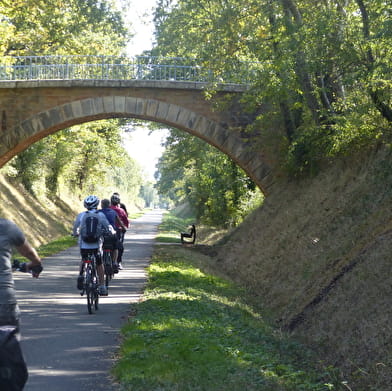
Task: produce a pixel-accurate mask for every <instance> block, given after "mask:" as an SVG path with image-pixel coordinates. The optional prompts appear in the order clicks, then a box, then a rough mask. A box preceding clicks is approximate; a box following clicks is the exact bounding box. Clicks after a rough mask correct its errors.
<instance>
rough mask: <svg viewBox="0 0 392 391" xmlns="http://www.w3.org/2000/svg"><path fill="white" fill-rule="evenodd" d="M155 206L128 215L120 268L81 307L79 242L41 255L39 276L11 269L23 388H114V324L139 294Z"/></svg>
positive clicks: (116, 332)
mask: <svg viewBox="0 0 392 391" xmlns="http://www.w3.org/2000/svg"><path fill="white" fill-rule="evenodd" d="M161 218H162V213H161V211H159V210H154V211H151V212H148V213H147V214H145V215H144V216H142V217H141V218H139V219H136V220H134V221H132V223H131V229H130V230H128V232H127V234H126V236H125V240H124V248H125V250H124V256H123V261H124V262H123V264H124V269H123V270H121V271H120V272H119V273H118V274H116V275H115V278H114V279H113V280H112V281H111V284H110V286H109V296H108V297H100V300H99V309H98V311H97V312H96V313H94V314H92V315H90V314H88V312H87V300H86V296H80V294H79V291H78V290H77V289H76V278H77V275H78V270H79V261H80V255H79V248H78V247H73V248H70V249H68V250H65V251H62V252H61V253H59V254H56V255H54V256H52V257H48V258H45V259H44V271H43V273H42V275H41V276H40V278H39V279H34V278H31V277H30V276H28V275H26V274H24V273H18V272H16V273H14V278H15V287H16V290H17V297H18V303H19V306H20V308H21V312H22V322H21V333H22V340H21V344H22V350H23V353H24V355H25V359H26V362H27V366H28V368H29V379H28V382H27V384H26V387H25V389H24V391H43V390H45V391H71V390H72V391H95V390H106V391H115V390H118V389H119V385H118V384H115V383H114V382H113V381H112V379H111V378H110V368H111V367H112V366H113V363H114V362H115V356H116V352H117V351H118V347H119V345H120V342H121V341H120V338H121V336H120V328H121V327H122V326H123V325H124V324H125V322H127V321H128V319H129V314H130V310H131V306H130V304H131V303H135V302H137V301H138V300H139V299H140V296H141V294H142V292H143V288H144V285H145V282H146V273H145V268H146V267H147V266H148V264H149V261H150V259H151V254H152V250H153V245H154V240H155V236H156V232H157V227H158V225H159V223H160V222H161Z"/></svg>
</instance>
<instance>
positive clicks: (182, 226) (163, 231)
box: [156, 212, 194, 243]
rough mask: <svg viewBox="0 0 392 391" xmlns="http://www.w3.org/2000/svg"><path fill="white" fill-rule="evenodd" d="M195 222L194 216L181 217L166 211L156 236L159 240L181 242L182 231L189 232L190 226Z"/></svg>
mask: <svg viewBox="0 0 392 391" xmlns="http://www.w3.org/2000/svg"><path fill="white" fill-rule="evenodd" d="M193 223H194V219H193V218H187V219H183V218H179V217H176V216H175V215H174V214H172V213H170V212H164V219H163V222H162V224H161V225H160V227H159V233H158V235H157V237H156V241H157V242H162V243H180V242H181V240H180V233H181V232H187V231H188V230H189V226H190V225H191V224H193Z"/></svg>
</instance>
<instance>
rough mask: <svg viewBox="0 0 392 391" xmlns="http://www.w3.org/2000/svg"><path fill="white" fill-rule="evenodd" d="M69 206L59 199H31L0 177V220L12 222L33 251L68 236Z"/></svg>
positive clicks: (71, 211) (71, 217)
mask: <svg viewBox="0 0 392 391" xmlns="http://www.w3.org/2000/svg"><path fill="white" fill-rule="evenodd" d="M70 205H72V203H71V204H68V203H66V202H64V201H61V200H59V199H57V200H48V199H46V200H38V199H36V198H33V197H32V196H31V195H30V194H28V193H27V192H26V191H25V190H24V189H23V187H22V186H20V185H17V184H13V183H11V182H10V181H8V180H7V179H5V178H4V176H3V175H0V217H2V218H6V219H10V220H12V221H14V222H15V223H16V224H17V225H18V226H19V227H20V228H21V229H22V230H23V232H24V233H25V234H26V237H27V239H28V240H29V241H30V242H31V243H32V245H33V246H35V247H38V246H40V245H41V244H45V243H48V242H50V241H52V240H54V239H56V238H58V237H60V236H63V235H66V234H68V233H70V232H71V227H72V223H73V221H74V219H75V216H76V213H77V209H73V207H71V206H70ZM78 209H80V208H78Z"/></svg>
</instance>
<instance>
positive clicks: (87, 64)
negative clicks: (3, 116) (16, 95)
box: [0, 55, 259, 84]
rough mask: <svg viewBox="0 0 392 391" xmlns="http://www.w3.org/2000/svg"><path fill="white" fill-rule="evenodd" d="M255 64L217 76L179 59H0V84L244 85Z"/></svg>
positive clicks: (241, 64)
mask: <svg viewBox="0 0 392 391" xmlns="http://www.w3.org/2000/svg"><path fill="white" fill-rule="evenodd" d="M258 64H259V63H255V62H253V63H252V62H237V63H233V64H231V65H230V67H229V70H225V71H222V72H219V75H218V74H216V73H214V72H213V71H211V69H209V68H207V67H206V66H204V65H202V63H201V62H200V61H197V60H195V59H189V58H179V57H176V58H175V57H171V58H165V57H154V56H136V57H132V58H129V57H117V56H99V55H97V56H95V55H86V56H84V55H70V56H21V57H11V56H8V57H0V82H1V81H16V80H157V81H158V80H161V81H189V82H204V83H214V82H215V83H222V84H248V83H249V82H250V81H251V80H254V78H255V72H256V69H257V68H258Z"/></svg>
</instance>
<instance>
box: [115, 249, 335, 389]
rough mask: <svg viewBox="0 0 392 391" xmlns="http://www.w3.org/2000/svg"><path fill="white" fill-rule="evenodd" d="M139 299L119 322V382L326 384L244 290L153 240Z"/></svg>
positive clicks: (166, 385) (134, 385)
mask: <svg viewBox="0 0 392 391" xmlns="http://www.w3.org/2000/svg"><path fill="white" fill-rule="evenodd" d="M148 275H149V280H148V285H147V287H146V290H145V293H144V300H143V301H142V302H140V303H138V304H136V305H135V308H134V310H135V311H136V316H135V317H134V318H132V319H130V321H129V322H128V323H127V324H126V325H125V326H124V327H123V329H122V333H123V336H124V343H123V345H122V347H121V352H120V357H119V360H118V362H117V364H116V366H115V368H114V370H113V374H114V375H115V377H116V378H117V379H118V380H119V381H120V383H121V390H132V391H134V390H148V391H152V390H170V391H172V390H181V391H182V390H206V391H207V390H208V391H214V390H234V391H235V390H241V391H242V390H263V391H269V390H271V391H272V390H287V391H297V390H298V391H299V390H303V391H307V390H309V391H320V390H328V389H335V388H330V387H329V386H327V385H326V384H324V383H325V382H324V381H323V380H322V376H321V375H320V374H318V373H317V372H316V371H315V370H314V369H313V368H312V366H311V365H310V364H309V363H310V361H311V359H312V357H311V355H310V353H309V352H308V351H307V350H306V349H305V348H304V347H303V346H301V345H299V344H298V343H296V342H295V341H293V340H290V339H289V338H287V337H285V336H284V335H283V334H282V333H281V332H278V331H276V330H274V328H273V327H271V326H269V325H268V323H267V322H265V321H264V320H263V316H262V314H260V313H258V312H256V311H255V310H254V309H252V308H251V307H250V306H249V305H247V304H246V302H245V300H244V291H242V290H241V289H240V288H238V287H236V286H235V285H233V284H232V283H230V282H228V281H226V280H223V279H220V278H218V277H216V276H212V275H209V274H205V273H204V272H202V271H201V270H200V269H198V268H196V267H194V266H192V264H191V262H189V260H187V259H181V257H178V255H177V254H176V250H175V248H173V247H171V248H167V247H166V246H160V247H159V246H158V247H157V248H156V250H155V253H154V256H153V262H152V264H151V266H150V267H149V269H148Z"/></svg>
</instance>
